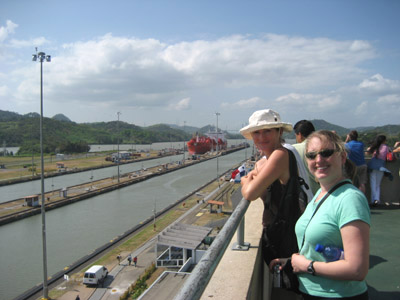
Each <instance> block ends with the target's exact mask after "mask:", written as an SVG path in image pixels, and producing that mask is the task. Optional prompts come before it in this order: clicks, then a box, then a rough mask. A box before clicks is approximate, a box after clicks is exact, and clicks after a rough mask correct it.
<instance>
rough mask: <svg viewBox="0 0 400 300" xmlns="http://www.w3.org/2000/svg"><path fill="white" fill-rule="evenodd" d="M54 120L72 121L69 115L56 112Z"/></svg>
mask: <svg viewBox="0 0 400 300" xmlns="http://www.w3.org/2000/svg"><path fill="white" fill-rule="evenodd" d="M52 119H53V120H57V121H62V122H72V121H71V120H70V119H69V118H68V117H67V116H65V115H63V114H56V115H55V116H53V118H52Z"/></svg>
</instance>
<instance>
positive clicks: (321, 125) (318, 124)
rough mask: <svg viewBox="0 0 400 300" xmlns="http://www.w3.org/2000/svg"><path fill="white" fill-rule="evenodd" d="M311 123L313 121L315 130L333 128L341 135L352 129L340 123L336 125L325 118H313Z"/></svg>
mask: <svg viewBox="0 0 400 300" xmlns="http://www.w3.org/2000/svg"><path fill="white" fill-rule="evenodd" d="M311 123H313V125H314V127H315V130H321V129H325V130H333V131H335V132H336V133H337V134H338V135H340V136H343V135H346V134H348V133H349V131H350V130H349V129H348V128H344V127H342V126H339V125H334V124H331V123H328V122H326V121H324V120H311Z"/></svg>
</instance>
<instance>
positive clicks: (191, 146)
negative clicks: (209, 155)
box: [187, 132, 227, 155]
mask: <svg viewBox="0 0 400 300" xmlns="http://www.w3.org/2000/svg"><path fill="white" fill-rule="evenodd" d="M217 144H218V150H224V149H226V147H227V141H226V139H225V135H224V134H223V133H221V132H219V133H217V132H209V133H206V136H199V135H198V134H196V136H195V137H193V138H192V139H191V140H190V141H189V142H187V146H188V151H189V153H190V154H192V155H193V154H204V153H206V152H208V151H214V150H217Z"/></svg>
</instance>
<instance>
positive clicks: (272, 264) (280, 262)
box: [268, 258, 288, 272]
mask: <svg viewBox="0 0 400 300" xmlns="http://www.w3.org/2000/svg"><path fill="white" fill-rule="evenodd" d="M287 261H288V259H287V258H275V259H273V260H271V262H270V263H269V266H268V267H269V270H270V271H271V272H273V271H274V267H275V266H276V265H280V267H279V269H280V270H282V268H283V267H284V266H285V265H286V263H287Z"/></svg>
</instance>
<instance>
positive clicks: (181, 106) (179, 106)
mask: <svg viewBox="0 0 400 300" xmlns="http://www.w3.org/2000/svg"><path fill="white" fill-rule="evenodd" d="M168 108H169V110H177V111H182V110H188V109H189V108H190V98H184V99H182V100H180V101H179V102H178V103H171V104H170V105H169V107H168Z"/></svg>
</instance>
